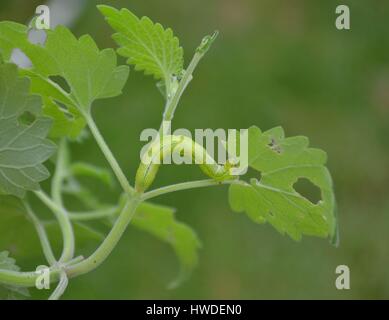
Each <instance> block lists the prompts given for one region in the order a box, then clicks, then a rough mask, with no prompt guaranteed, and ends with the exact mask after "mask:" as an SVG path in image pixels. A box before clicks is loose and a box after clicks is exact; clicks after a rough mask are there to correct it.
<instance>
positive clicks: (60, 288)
mask: <svg viewBox="0 0 389 320" xmlns="http://www.w3.org/2000/svg"><path fill="white" fill-rule="evenodd" d="M68 284H69V279H68V276H67V274H66V272H65V271H62V272H61V277H60V280H59V283H58V285H57V287H56V288H55V290H54V291H53V293H52V294H51V295H50V297H49V300H59V298H61V297H62V295H63V294H64V292H65V290H66V288H67V286H68Z"/></svg>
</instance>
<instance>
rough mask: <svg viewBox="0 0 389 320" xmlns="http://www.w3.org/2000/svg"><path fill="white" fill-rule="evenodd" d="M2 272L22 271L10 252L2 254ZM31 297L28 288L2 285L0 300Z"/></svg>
mask: <svg viewBox="0 0 389 320" xmlns="http://www.w3.org/2000/svg"><path fill="white" fill-rule="evenodd" d="M0 270H9V271H20V268H19V267H18V266H17V265H16V263H15V259H12V258H10V257H9V252H8V251H2V252H0ZM29 296H30V294H29V292H28V290H27V289H26V288H22V287H16V286H8V285H7V286H5V285H1V284H0V300H16V299H23V298H28V297H29Z"/></svg>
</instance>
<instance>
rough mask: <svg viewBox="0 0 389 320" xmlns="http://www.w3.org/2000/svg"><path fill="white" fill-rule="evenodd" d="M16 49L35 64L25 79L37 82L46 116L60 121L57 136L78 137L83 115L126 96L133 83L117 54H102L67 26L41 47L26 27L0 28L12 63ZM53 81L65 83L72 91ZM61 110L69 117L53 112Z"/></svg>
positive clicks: (50, 33)
mask: <svg viewBox="0 0 389 320" xmlns="http://www.w3.org/2000/svg"><path fill="white" fill-rule="evenodd" d="M15 48H18V49H20V50H22V51H23V52H24V53H25V54H26V55H27V57H28V58H29V59H30V60H31V63H32V65H33V67H32V69H31V70H26V71H24V73H25V75H27V76H29V77H30V78H31V81H32V90H33V92H34V93H37V94H39V95H41V96H42V97H43V98H44V101H45V108H44V110H45V111H46V112H47V113H48V114H49V115H50V116H52V117H53V118H54V119H55V121H54V124H55V127H54V130H55V131H54V135H55V136H58V135H62V134H66V135H68V136H70V137H75V136H77V135H78V134H79V133H80V131H81V130H80V128H83V127H84V126H85V122H83V121H82V120H80V119H82V114H85V113H88V112H89V111H90V108H91V106H92V104H93V102H94V101H95V100H97V99H103V98H110V97H115V96H117V95H119V94H121V92H122V89H123V86H124V84H125V82H126V81H127V78H128V73H129V69H128V67H127V66H117V56H116V53H115V51H114V50H113V49H104V50H101V51H100V50H99V49H98V47H97V45H96V43H95V42H94V40H93V39H92V38H91V37H90V36H89V35H84V36H82V37H80V38H79V39H77V38H76V37H75V36H74V35H73V34H72V33H71V32H70V31H69V30H68V29H67V28H65V27H63V26H58V27H57V28H55V29H54V30H48V31H47V39H46V42H45V44H44V45H39V44H37V45H36V44H32V43H30V42H29V40H28V28H27V27H26V26H24V25H20V24H17V23H14V22H8V21H6V22H0V50H2V51H3V52H4V56H5V58H6V59H7V58H8V59H9V57H10V52H12V51H11V49H15ZM53 77H61V79H62V80H63V81H65V82H66V86H68V87H69V90H70V91H69V92H67V91H66V88H65V86H60V85H58V84H57V83H56V82H55V81H53V79H52V78H53ZM55 105H57V109H58V110H59V111H61V112H62V113H63V114H62V113H58V110H57V112H55V111H53V108H54V107H55ZM64 116H66V117H68V118H69V119H68V121H65V120H66V119H65V118H64ZM68 127H69V128H68Z"/></svg>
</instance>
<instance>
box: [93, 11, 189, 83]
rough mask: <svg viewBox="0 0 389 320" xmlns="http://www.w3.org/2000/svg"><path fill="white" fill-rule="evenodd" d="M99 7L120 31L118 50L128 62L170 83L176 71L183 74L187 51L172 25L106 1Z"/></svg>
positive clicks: (114, 36) (111, 24) (115, 35)
mask: <svg viewBox="0 0 389 320" xmlns="http://www.w3.org/2000/svg"><path fill="white" fill-rule="evenodd" d="M98 9H99V10H100V12H101V13H102V14H103V15H104V16H105V18H106V20H107V22H108V23H109V24H110V26H111V27H112V28H113V29H114V30H115V31H116V32H117V33H115V34H114V35H113V39H114V40H115V41H116V42H117V44H118V45H119V46H120V48H119V49H118V53H119V54H120V55H121V56H124V57H126V58H128V60H127V62H128V64H130V65H134V66H135V69H136V70H141V71H144V72H145V74H147V75H153V76H154V77H155V78H156V79H163V80H164V81H165V83H168V85H169V82H170V81H171V80H172V77H173V76H174V75H177V76H178V75H180V73H181V72H182V70H183V64H184V51H183V49H182V47H181V46H180V43H179V40H178V38H177V37H175V36H174V34H173V31H172V30H171V29H164V28H163V27H162V25H160V24H159V23H153V22H152V21H151V20H150V19H149V18H148V17H142V18H138V17H137V16H135V15H134V14H133V13H132V12H130V11H129V10H127V9H121V10H120V11H119V10H117V9H115V8H112V7H110V6H105V5H100V6H98Z"/></svg>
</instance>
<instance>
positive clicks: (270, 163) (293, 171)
mask: <svg viewBox="0 0 389 320" xmlns="http://www.w3.org/2000/svg"><path fill="white" fill-rule="evenodd" d="M308 144H309V142H308V139H307V138H305V137H292V138H285V136H284V131H283V129H282V128H280V127H277V128H274V129H271V130H269V131H266V132H261V130H260V129H259V128H257V127H251V128H250V129H249V166H250V167H251V168H253V169H254V170H256V171H257V172H259V173H260V178H259V179H252V180H251V182H250V183H241V184H235V185H231V186H230V190H229V197H230V204H231V207H232V209H233V210H234V211H237V212H242V211H245V212H246V213H247V214H248V215H249V217H250V218H251V219H252V220H254V221H255V222H258V223H263V222H266V221H267V222H269V223H270V224H272V225H273V226H274V227H275V228H276V229H277V230H278V231H279V232H280V233H282V234H284V233H286V234H288V235H289V236H290V237H291V238H293V239H295V240H299V239H301V237H302V235H310V236H318V237H328V236H329V237H331V239H335V238H336V235H337V234H336V217H335V197H334V192H333V185H332V179H331V176H330V173H329V171H328V169H327V168H326V167H325V163H326V159H327V156H326V154H325V152H323V151H322V150H319V149H314V148H309V147H308ZM258 176H259V175H258ZM300 178H305V179H308V180H309V181H310V182H312V183H313V184H314V185H315V186H317V187H318V188H320V191H321V200H320V201H319V202H318V203H313V202H311V201H310V200H308V199H307V198H306V197H304V196H303V195H301V194H300V193H298V192H297V191H296V190H295V187H294V185H295V183H296V182H297V181H298V180H299V179H300Z"/></svg>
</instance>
